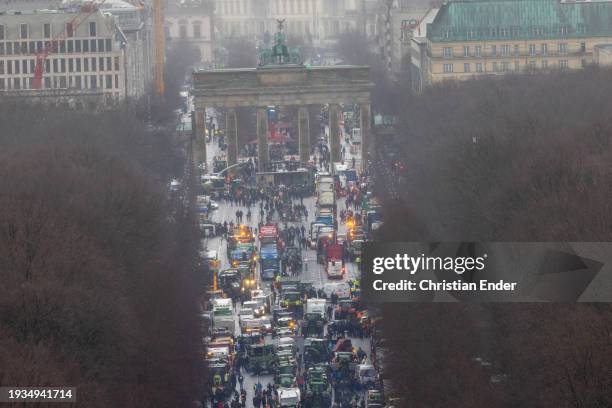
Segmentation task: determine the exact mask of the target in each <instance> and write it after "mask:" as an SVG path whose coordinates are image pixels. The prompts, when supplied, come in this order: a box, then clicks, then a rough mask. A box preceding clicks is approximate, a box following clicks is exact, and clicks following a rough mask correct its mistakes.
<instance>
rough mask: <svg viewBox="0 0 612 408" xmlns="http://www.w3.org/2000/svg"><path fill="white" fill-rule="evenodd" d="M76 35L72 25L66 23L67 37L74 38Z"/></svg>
mask: <svg viewBox="0 0 612 408" xmlns="http://www.w3.org/2000/svg"><path fill="white" fill-rule="evenodd" d="M73 35H74V30H73V27H72V23H66V37H72V36H73Z"/></svg>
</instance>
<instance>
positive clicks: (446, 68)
mask: <svg viewBox="0 0 612 408" xmlns="http://www.w3.org/2000/svg"><path fill="white" fill-rule="evenodd" d="M444 72H445V73H447V74H448V73H451V72H453V64H444Z"/></svg>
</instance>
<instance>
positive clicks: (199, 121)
mask: <svg viewBox="0 0 612 408" xmlns="http://www.w3.org/2000/svg"><path fill="white" fill-rule="evenodd" d="M193 114H194V115H195V118H194V122H195V123H194V125H195V127H194V129H192V131H193V140H194V142H195V143H194V149H193V159H194V162H195V164H196V165H198V164H200V163H204V165H206V164H207V163H206V109H205V108H198V107H196V108H195V111H194V113H193Z"/></svg>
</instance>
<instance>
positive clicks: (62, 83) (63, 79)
mask: <svg viewBox="0 0 612 408" xmlns="http://www.w3.org/2000/svg"><path fill="white" fill-rule="evenodd" d="M59 87H60V88H66V77H65V76H62V77H60V79H59Z"/></svg>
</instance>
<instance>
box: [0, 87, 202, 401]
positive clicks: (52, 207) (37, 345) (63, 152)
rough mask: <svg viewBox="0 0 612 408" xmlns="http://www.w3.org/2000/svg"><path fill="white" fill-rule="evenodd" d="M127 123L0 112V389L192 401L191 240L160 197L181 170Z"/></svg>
mask: <svg viewBox="0 0 612 408" xmlns="http://www.w3.org/2000/svg"><path fill="white" fill-rule="evenodd" d="M139 119H140V118H138V117H137V116H135V115H133V114H132V112H131V113H127V112H126V110H125V109H123V108H121V109H119V108H118V109H111V110H105V111H99V112H93V111H90V112H85V111H75V110H71V109H68V108H66V107H58V106H51V105H35V104H31V103H28V102H27V101H24V100H18V99H9V98H4V99H0V124H1V130H0V152H1V153H0V276H1V277H2V285H0V384H1V385H3V386H73V387H77V401H78V403H77V406H81V407H88V408H90V407H154V406H155V407H171V406H176V407H178V406H187V405H188V404H189V402H190V401H191V400H193V399H195V398H196V397H197V396H198V395H199V394H200V387H201V384H200V375H201V368H200V367H199V361H200V358H199V349H200V347H199V321H198V317H199V316H198V309H197V306H196V305H197V298H198V295H199V293H197V290H198V286H197V285H195V284H194V282H196V279H197V276H196V270H195V265H194V260H195V259H196V258H195V257H196V256H197V255H196V254H197V252H196V251H197V237H196V235H195V234H194V232H193V223H192V222H190V220H189V217H188V216H185V217H182V218H177V217H174V219H172V218H170V217H169V214H170V209H171V206H170V204H169V201H168V199H167V195H166V182H167V180H168V179H169V178H170V177H171V176H172V175H175V174H177V173H178V172H179V171H181V169H182V163H181V160H180V158H179V156H178V154H177V149H176V146H175V143H174V141H173V139H172V137H171V134H169V133H167V132H166V131H163V130H159V131H156V132H146V131H145V130H144V128H143V126H142V122H141V120H139ZM187 214H188V212H187ZM32 406H34V405H32Z"/></svg>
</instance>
